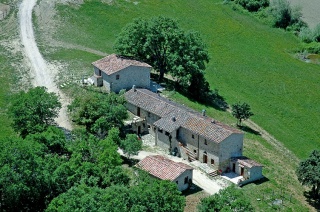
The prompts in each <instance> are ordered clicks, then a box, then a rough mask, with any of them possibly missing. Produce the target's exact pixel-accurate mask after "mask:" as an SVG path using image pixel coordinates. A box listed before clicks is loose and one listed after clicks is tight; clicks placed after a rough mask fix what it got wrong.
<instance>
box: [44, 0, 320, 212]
mask: <svg viewBox="0 0 320 212" xmlns="http://www.w3.org/2000/svg"><path fill="white" fill-rule="evenodd" d="M113 2H114V3H113V4H112V5H108V4H102V3H100V2H99V1H97V0H91V1H86V4H84V5H81V6H80V7H79V6H74V5H71V6H65V5H60V6H58V7H57V9H58V19H59V20H60V24H59V26H60V27H59V29H58V30H57V31H56V33H55V34H54V39H56V40H57V41H62V42H64V43H69V44H75V45H80V46H83V47H87V48H90V49H95V50H99V51H102V52H108V53H113V52H114V50H113V48H112V47H113V44H114V41H115V39H116V36H117V34H118V33H119V32H120V30H121V28H122V27H124V26H125V25H126V24H127V23H129V22H131V21H132V20H133V19H134V18H138V17H142V18H147V17H152V16H156V15H164V16H168V17H172V18H175V19H177V20H178V21H179V23H180V26H181V27H182V28H183V29H185V30H192V29H193V30H197V31H199V32H200V33H201V34H202V37H203V39H204V41H205V42H206V44H207V45H208V49H209V53H210V57H211V60H210V63H209V64H208V67H207V71H206V78H207V80H208V81H209V83H210V85H211V87H212V88H218V89H219V93H220V94H221V95H222V96H224V97H225V98H226V100H227V102H228V103H229V104H233V103H235V102H237V101H241V102H242V101H245V102H247V103H249V104H250V105H251V107H252V110H253V112H254V113H255V116H254V117H253V118H252V119H253V120H254V121H255V122H256V123H258V124H259V125H260V126H261V127H263V128H264V129H266V130H267V131H268V132H269V133H270V134H272V135H273V136H275V137H276V138H277V139H278V140H280V141H281V142H282V143H283V144H284V145H285V146H286V147H287V148H288V149H290V150H291V151H292V152H294V154H296V155H297V156H298V157H299V158H300V159H302V158H305V157H307V156H308V155H309V153H310V152H311V151H312V150H313V149H320V140H319V137H320V134H319V131H318V127H317V125H318V124H319V123H320V118H319V114H320V93H319V90H320V83H319V79H320V66H319V65H314V64H307V63H304V62H302V61H299V60H297V59H295V58H294V56H293V52H294V51H295V50H297V49H298V48H299V47H300V43H299V41H298V39H297V38H296V37H295V36H293V35H292V34H290V33H287V32H284V31H282V30H280V29H273V28H270V27H269V26H267V25H264V24H262V23H259V22H257V20H256V19H255V18H252V17H251V16H249V15H246V14H241V13H239V12H237V11H233V10H232V8H231V7H230V6H228V5H223V4H222V0H198V1H192V0H172V1H163V0H153V1H147V0H142V1H139V2H138V4H137V5H136V4H134V3H133V2H128V1H124V0H115V1H113ZM40 33H41V32H40ZM40 42H41V39H40ZM43 46H44V47H43V48H47V49H50V47H46V46H45V44H43ZM45 57H46V59H49V60H59V61H62V62H66V63H68V68H67V70H66V71H67V72H70V73H74V74H78V73H79V72H80V73H88V74H89V73H92V67H91V66H90V64H91V62H92V61H94V60H96V59H98V58H100V57H101V56H97V55H93V54H91V53H87V52H84V51H79V50H72V49H64V48H62V47H61V48H54V51H52V52H50V51H48V52H47V53H46V54H45ZM167 94H168V95H169V96H170V97H171V98H173V99H175V100H177V101H178V102H180V103H183V104H186V105H188V106H190V107H192V108H194V109H196V110H198V111H200V110H202V109H203V108H206V109H207V113H208V115H210V116H211V117H214V118H215V119H218V120H220V121H222V122H225V123H228V124H231V125H235V122H236V120H235V119H234V118H233V117H232V116H231V115H230V114H229V113H227V112H222V111H217V110H214V109H213V108H208V107H205V106H203V105H201V104H199V103H196V102H191V101H190V100H189V99H187V98H186V97H184V96H182V95H180V94H179V93H174V92H168V93H167ZM245 137H246V139H245V147H244V154H245V155H247V156H249V157H252V158H253V159H255V160H257V161H259V162H260V163H262V164H263V165H264V166H265V167H264V171H263V174H264V176H266V177H267V179H268V180H267V181H266V182H263V183H262V184H259V183H258V184H250V185H248V186H245V187H244V191H245V193H246V195H247V196H248V197H249V198H250V199H251V202H252V203H253V204H254V206H255V208H256V210H257V211H271V210H277V209H280V210H283V211H307V210H310V208H308V207H307V206H306V201H305V198H304V196H303V190H304V188H303V187H302V186H301V185H300V184H299V182H298V181H297V179H296V175H295V169H296V166H297V163H296V162H295V161H292V160H291V159H290V157H288V156H287V155H285V154H283V152H282V151H280V150H279V149H277V148H276V147H274V146H272V145H271V144H269V143H268V142H267V141H265V140H263V139H262V138H261V137H260V136H258V135H254V134H250V133H246V136H245ZM291 194H292V198H291V196H290V195H291ZM276 198H282V199H283V200H284V201H285V203H284V206H283V207H280V208H276V207H275V206H274V207H273V206H272V205H271V202H272V201H273V200H274V199H276ZM257 199H261V201H257Z"/></svg>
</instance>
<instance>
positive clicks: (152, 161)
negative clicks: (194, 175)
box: [137, 155, 193, 181]
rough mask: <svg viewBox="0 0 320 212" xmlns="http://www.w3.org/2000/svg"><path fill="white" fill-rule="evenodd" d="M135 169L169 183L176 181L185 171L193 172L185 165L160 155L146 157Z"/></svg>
mask: <svg viewBox="0 0 320 212" xmlns="http://www.w3.org/2000/svg"><path fill="white" fill-rule="evenodd" d="M137 167H139V168H141V169H143V170H145V171H147V172H149V174H151V175H153V176H155V177H157V178H159V179H162V180H170V181H174V180H175V179H177V177H179V176H180V175H181V174H182V173H183V172H185V171H186V170H193V168H192V167H191V166H189V165H187V164H184V163H181V162H179V163H177V162H174V161H172V160H169V159H168V158H165V157H164V156H161V155H153V156H147V157H146V158H144V159H143V160H141V161H140V162H139V163H138V164H137Z"/></svg>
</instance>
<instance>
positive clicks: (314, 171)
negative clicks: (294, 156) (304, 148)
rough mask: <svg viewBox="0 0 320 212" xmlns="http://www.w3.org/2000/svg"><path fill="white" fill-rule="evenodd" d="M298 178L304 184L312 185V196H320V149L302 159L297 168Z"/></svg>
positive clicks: (316, 197)
mask: <svg viewBox="0 0 320 212" xmlns="http://www.w3.org/2000/svg"><path fill="white" fill-rule="evenodd" d="M297 176H298V180H299V181H300V182H301V183H302V185H306V186H309V187H311V188H312V189H311V192H312V196H313V197H314V198H315V199H319V196H320V151H318V150H314V151H313V152H312V153H311V154H310V156H309V158H308V159H306V160H304V161H301V162H300V164H299V167H298V168H297Z"/></svg>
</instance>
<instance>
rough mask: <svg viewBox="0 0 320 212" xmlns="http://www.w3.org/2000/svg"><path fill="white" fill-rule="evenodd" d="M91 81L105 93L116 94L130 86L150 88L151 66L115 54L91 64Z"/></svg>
mask: <svg viewBox="0 0 320 212" xmlns="http://www.w3.org/2000/svg"><path fill="white" fill-rule="evenodd" d="M92 65H93V67H94V75H93V81H94V84H95V85H96V86H104V87H105V89H106V91H108V92H110V91H113V92H115V93H118V92H119V91H120V90H121V89H127V90H128V89H130V88H132V85H136V86H138V87H141V88H149V87H150V71H151V66H150V65H148V64H146V63H143V62H139V61H137V60H132V59H129V58H125V57H122V56H118V55H116V54H111V55H109V56H107V57H104V58H102V59H100V60H97V61H95V62H93V63H92Z"/></svg>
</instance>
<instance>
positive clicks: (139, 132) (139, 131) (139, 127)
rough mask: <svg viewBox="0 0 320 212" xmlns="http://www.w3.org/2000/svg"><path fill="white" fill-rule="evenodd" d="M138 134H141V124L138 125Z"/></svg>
mask: <svg viewBox="0 0 320 212" xmlns="http://www.w3.org/2000/svg"><path fill="white" fill-rule="evenodd" d="M138 135H141V126H138Z"/></svg>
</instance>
